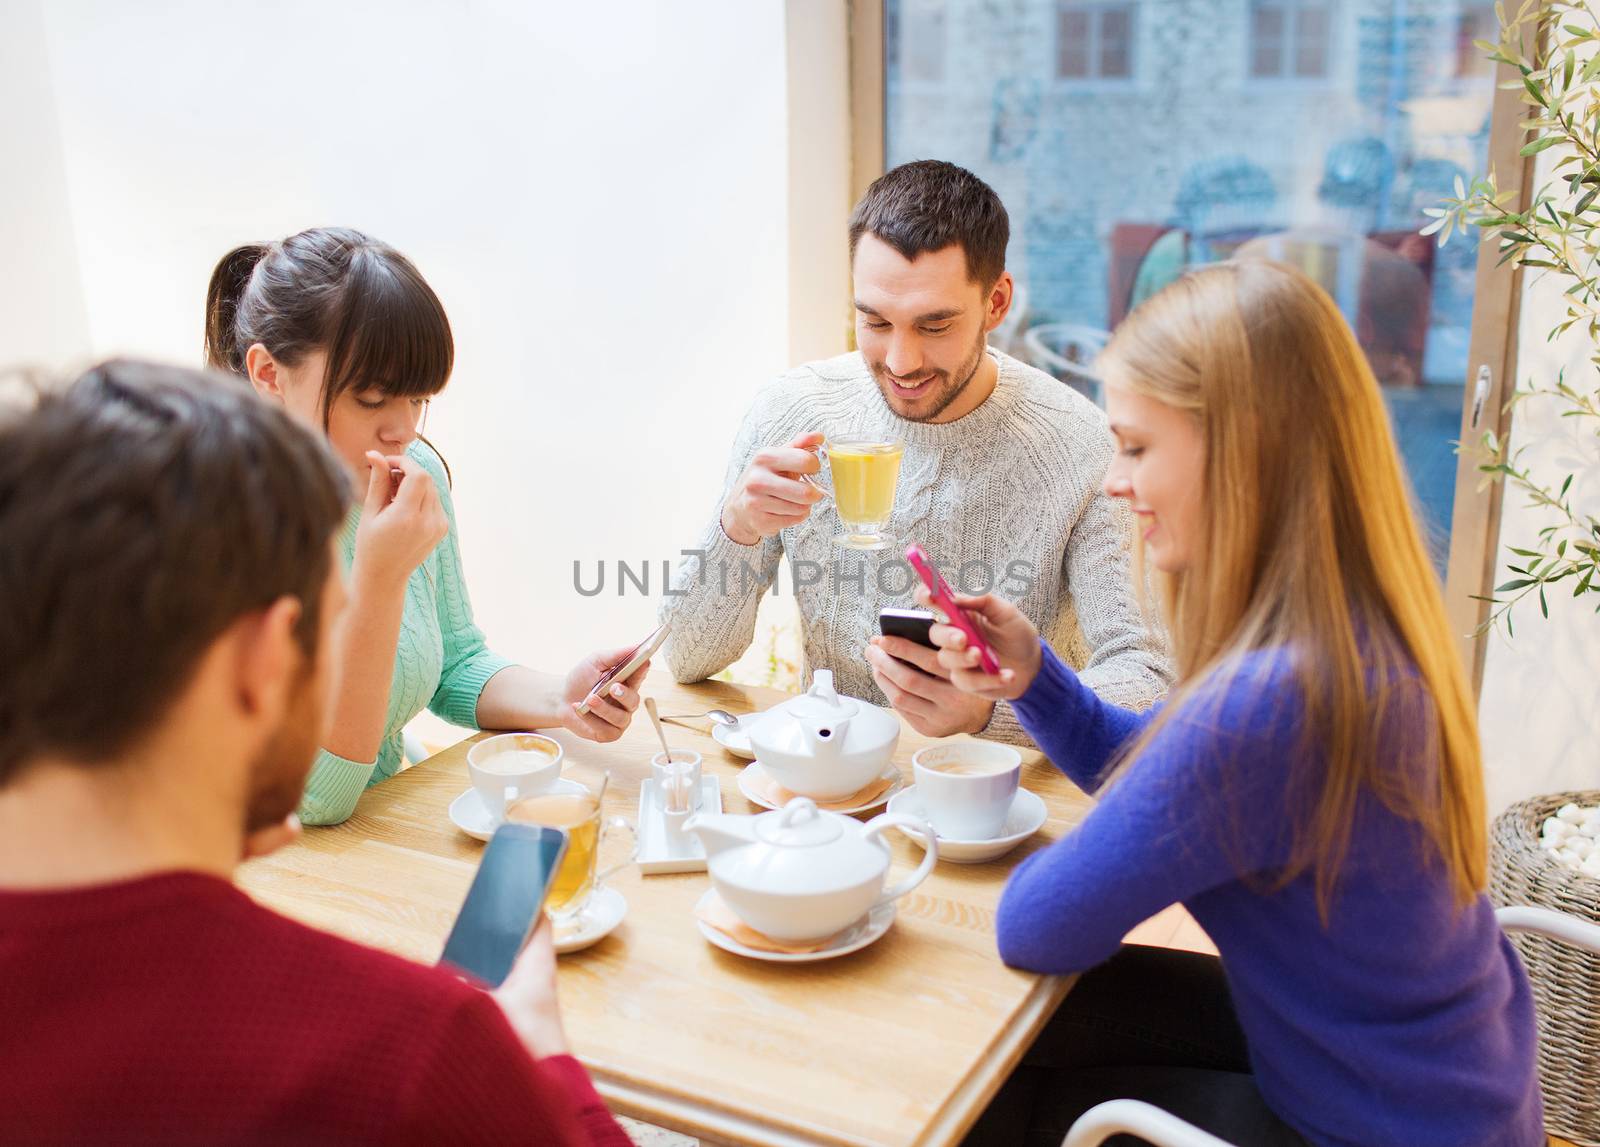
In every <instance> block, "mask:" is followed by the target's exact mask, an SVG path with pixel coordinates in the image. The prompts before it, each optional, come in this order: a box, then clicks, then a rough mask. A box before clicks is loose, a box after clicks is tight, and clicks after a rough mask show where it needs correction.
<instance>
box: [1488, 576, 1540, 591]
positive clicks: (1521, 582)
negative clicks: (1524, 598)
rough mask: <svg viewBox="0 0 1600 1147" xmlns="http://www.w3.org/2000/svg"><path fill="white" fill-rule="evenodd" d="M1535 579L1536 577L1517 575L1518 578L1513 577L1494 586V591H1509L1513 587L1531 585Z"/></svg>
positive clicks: (1519, 587)
mask: <svg viewBox="0 0 1600 1147" xmlns="http://www.w3.org/2000/svg"><path fill="white" fill-rule="evenodd" d="M1535 580H1536V579H1534V578H1531V577H1519V578H1516V579H1514V580H1512V581H1508V582H1504V583H1502V584H1501V585H1497V586H1495V587H1494V592H1495V593H1510V592H1511V591H1512V590H1514V589H1522V588H1523V587H1524V586H1530V585H1532V584H1533V583H1534V581H1535Z"/></svg>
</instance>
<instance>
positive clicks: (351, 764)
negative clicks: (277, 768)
mask: <svg viewBox="0 0 1600 1147" xmlns="http://www.w3.org/2000/svg"><path fill="white" fill-rule="evenodd" d="M376 765H377V762H376V761H368V762H367V763H366V764H364V765H363V764H362V763H361V762H359V761H352V760H350V759H349V758H348V757H341V756H339V755H337V754H336V753H330V752H328V750H327V749H318V750H317V757H316V760H314V761H313V762H312V763H311V773H310V775H309V776H307V777H306V787H305V792H303V793H302V794H301V795H300V808H299V809H298V810H297V812H298V813H299V816H300V823H301V824H339V823H340V822H341V821H344V820H347V819H349V817H350V814H351V813H353V812H355V810H356V801H357V799H359V798H360V796H361V794H362V793H363V792H365V791H366V788H367V781H368V780H370V779H371V777H372V771H373V769H374V768H375V767H376Z"/></svg>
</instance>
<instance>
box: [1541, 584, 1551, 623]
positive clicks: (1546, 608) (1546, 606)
mask: <svg viewBox="0 0 1600 1147" xmlns="http://www.w3.org/2000/svg"><path fill="white" fill-rule="evenodd" d="M1539 612H1540V613H1542V614H1544V615H1545V616H1546V617H1549V616H1550V603H1549V602H1548V601H1546V600H1545V599H1544V586H1540V587H1539Z"/></svg>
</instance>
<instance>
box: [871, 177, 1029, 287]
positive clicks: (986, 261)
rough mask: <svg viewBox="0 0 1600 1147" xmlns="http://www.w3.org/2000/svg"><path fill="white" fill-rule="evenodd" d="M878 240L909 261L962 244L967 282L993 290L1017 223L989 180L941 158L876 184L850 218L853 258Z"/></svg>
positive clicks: (874, 182)
mask: <svg viewBox="0 0 1600 1147" xmlns="http://www.w3.org/2000/svg"><path fill="white" fill-rule="evenodd" d="M867 234H870V235H874V236H876V237H877V238H879V239H881V240H882V241H883V242H885V243H887V244H889V246H891V247H893V248H894V249H895V250H896V251H898V252H900V254H902V255H904V256H905V257H906V258H907V259H915V258H916V257H917V256H918V255H921V254H924V253H926V252H929V251H942V250H944V249H945V248H946V247H948V246H950V244H952V243H959V244H960V245H961V250H962V252H963V253H964V254H965V255H966V257H967V277H968V278H970V279H971V280H972V281H973V282H974V283H977V284H978V285H979V286H980V287H983V288H985V289H988V288H989V287H991V286H993V285H994V283H995V281H996V280H997V279H999V278H1000V275H1001V273H1002V272H1003V271H1004V270H1005V269H1006V244H1007V243H1008V242H1010V239H1011V220H1010V218H1009V217H1007V215H1006V209H1005V205H1004V204H1002V203H1001V202H1000V197H999V196H998V195H996V194H995V193H994V188H992V187H990V186H989V185H988V184H987V183H985V182H984V181H983V180H981V179H979V178H978V177H977V176H976V175H974V174H972V172H970V171H968V170H967V169H966V168H964V167H957V166H956V165H955V164H953V163H945V162H944V161H943V160H938V159H919V160H917V161H915V162H914V163H902V164H901V165H900V166H899V167H896V168H894V169H893V170H891V171H886V172H884V173H883V174H882V175H880V176H878V178H877V179H875V180H873V182H872V186H871V187H869V188H867V193H866V194H865V195H863V196H862V197H861V202H859V203H857V204H856V209H855V210H854V211H852V212H851V213H850V258H851V260H852V261H854V259H855V257H856V246H857V244H859V243H860V242H861V236H862V235H867Z"/></svg>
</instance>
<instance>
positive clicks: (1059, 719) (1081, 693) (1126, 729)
mask: <svg viewBox="0 0 1600 1147" xmlns="http://www.w3.org/2000/svg"><path fill="white" fill-rule="evenodd" d="M1039 644H1040V647H1041V649H1042V651H1043V654H1044V660H1043V661H1042V662H1041V663H1040V665H1039V675H1038V676H1037V677H1035V678H1034V679H1033V684H1031V685H1029V686H1028V691H1027V692H1026V693H1024V694H1023V695H1022V696H1021V697H1019V698H1018V699H1017V700H1016V702H1015V703H1014V704H1013V706H1012V708H1013V709H1014V710H1015V711H1016V714H1017V718H1018V720H1020V721H1021V722H1022V727H1023V728H1024V729H1025V730H1026V731H1027V733H1028V735H1029V736H1030V737H1032V738H1033V743H1034V744H1036V745H1038V746H1039V748H1040V749H1041V750H1042V751H1043V752H1044V754H1045V756H1047V757H1049V758H1050V760H1051V762H1052V763H1053V764H1054V765H1055V766H1056V768H1058V769H1060V770H1061V771H1062V772H1063V773H1065V774H1066V775H1067V776H1069V777H1070V778H1072V781H1073V783H1074V784H1076V785H1077V786H1078V787H1079V788H1081V789H1083V790H1084V791H1085V792H1091V793H1092V792H1094V791H1095V790H1096V789H1098V788H1099V787H1100V783H1101V781H1102V780H1103V779H1104V777H1105V771H1106V767H1107V766H1108V765H1110V764H1111V762H1112V760H1113V758H1114V757H1115V755H1116V752H1117V750H1118V749H1120V748H1121V747H1122V746H1123V745H1125V744H1127V743H1128V742H1129V741H1130V740H1132V739H1133V737H1134V736H1135V735H1137V734H1138V732H1139V730H1140V729H1142V728H1143V727H1144V726H1145V724H1146V722H1148V721H1149V720H1150V719H1151V718H1152V717H1153V716H1154V711H1153V710H1152V711H1151V712H1148V713H1135V712H1132V711H1131V710H1128V709H1124V708H1122V707H1120V706H1118V705H1113V704H1112V703H1111V702H1109V701H1103V700H1101V699H1100V697H1099V696H1098V695H1097V694H1096V693H1095V691H1094V690H1093V689H1091V688H1089V687H1088V686H1087V685H1085V684H1084V683H1083V682H1082V681H1080V680H1078V675H1077V674H1076V673H1074V672H1073V671H1072V669H1071V668H1070V667H1069V666H1068V665H1067V663H1066V662H1064V661H1062V660H1061V658H1059V657H1057V656H1056V653H1055V650H1053V649H1051V648H1050V645H1049V643H1048V642H1045V641H1041V642H1040V643H1039Z"/></svg>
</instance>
